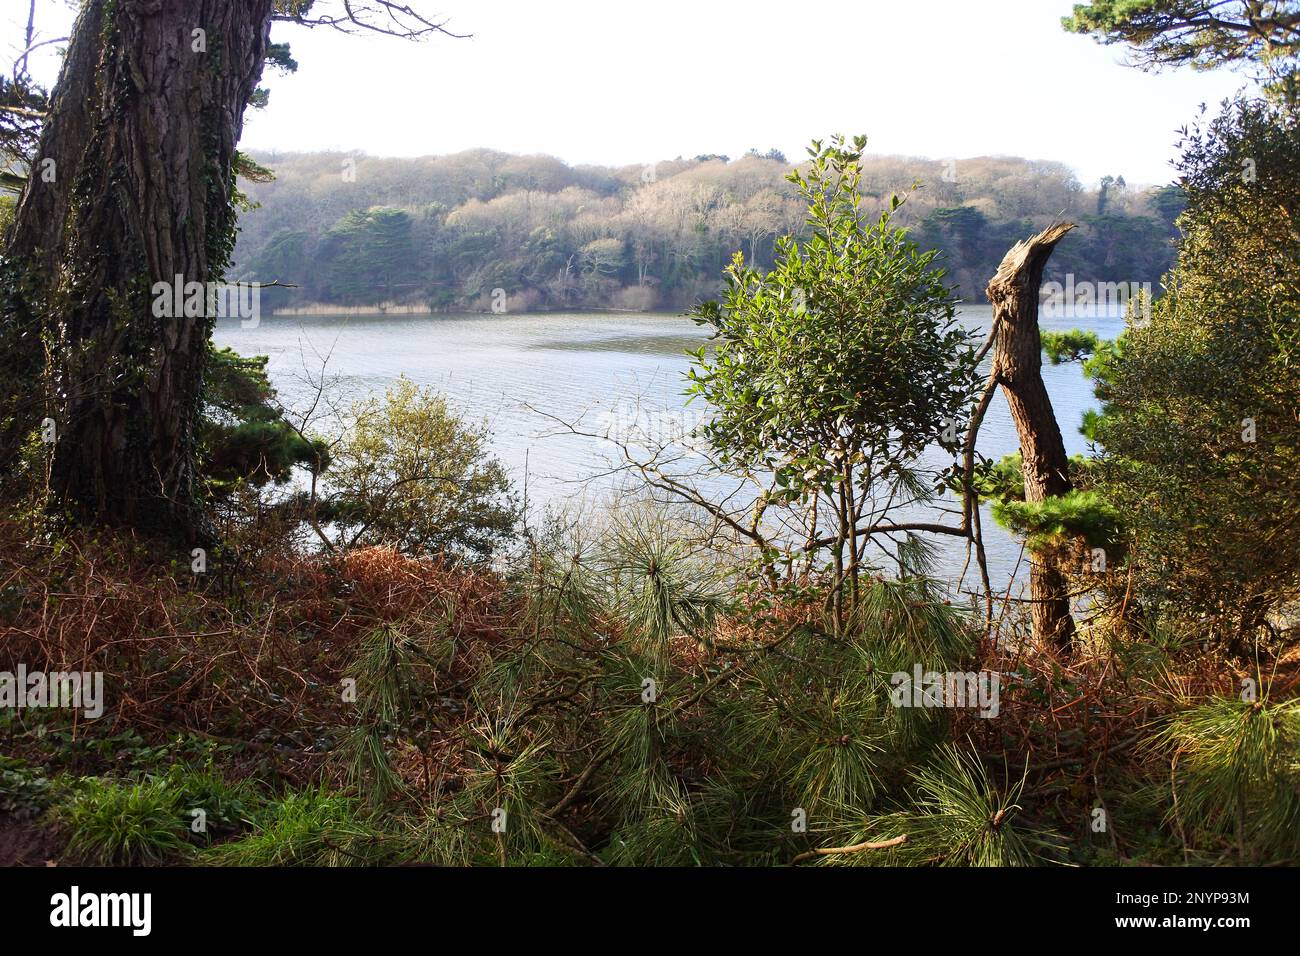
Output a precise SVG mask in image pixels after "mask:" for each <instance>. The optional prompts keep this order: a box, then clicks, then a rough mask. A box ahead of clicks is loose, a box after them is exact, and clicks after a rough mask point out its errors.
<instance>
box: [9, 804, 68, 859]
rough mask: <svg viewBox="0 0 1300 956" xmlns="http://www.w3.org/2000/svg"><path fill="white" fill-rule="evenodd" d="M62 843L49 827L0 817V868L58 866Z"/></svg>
mask: <svg viewBox="0 0 1300 956" xmlns="http://www.w3.org/2000/svg"><path fill="white" fill-rule="evenodd" d="M60 843H61V841H60V840H59V839H58V838H57V836H56V835H55V833H54V831H53V830H51V829H50V828H49V827H43V826H40V825H38V824H34V823H19V822H17V821H15V820H10V819H7V818H5V817H3V816H0V866H56V865H57V859H56V858H57V857H58V855H59V850H60V849H61V846H60Z"/></svg>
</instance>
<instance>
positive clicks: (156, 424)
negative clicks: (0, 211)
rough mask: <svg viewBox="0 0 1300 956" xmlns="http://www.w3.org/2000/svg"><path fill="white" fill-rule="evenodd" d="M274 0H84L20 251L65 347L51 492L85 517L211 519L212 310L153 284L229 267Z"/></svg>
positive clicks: (178, 532) (49, 327)
mask: <svg viewBox="0 0 1300 956" xmlns="http://www.w3.org/2000/svg"><path fill="white" fill-rule="evenodd" d="M271 14H272V0H117V2H115V3H114V2H110V0H88V2H87V3H86V4H85V6H84V8H83V10H82V13H81V15H80V17H79V19H78V21H77V25H76V27H75V30H74V34H73V37H72V40H71V44H70V46H69V53H68V57H67V59H66V60H65V63H64V66H63V70H62V72H61V74H60V77H59V81H58V84H57V85H56V87H55V91H54V96H53V102H52V108H51V113H50V117H49V121H48V123H47V125H46V127H45V129H44V131H43V133H42V139H41V148H40V156H39V158H38V160H37V167H36V169H34V170H33V173H34V174H33V176H32V177H31V179H30V180H29V182H28V185H27V188H26V190H25V191H24V194H23V197H22V199H21V202H20V205H19V207H18V211H17V217H16V221H15V224H14V229H13V232H12V233H11V236H10V243H9V246H8V250H7V251H8V252H9V253H10V255H11V256H13V259H14V261H15V262H16V263H18V265H19V267H20V268H23V269H25V270H26V271H27V279H28V281H29V286H30V287H31V288H30V290H29V296H28V298H29V301H30V302H31V303H33V304H34V306H35V308H34V311H35V312H37V313H39V314H41V316H42V321H43V325H44V328H43V333H44V337H45V339H46V341H47V342H48V343H49V345H50V353H51V355H53V356H56V357H57V362H55V363H51V365H52V367H51V368H49V369H47V377H48V379H49V381H50V383H51V388H52V394H53V399H52V401H53V407H52V408H51V409H50V410H49V411H48V412H47V414H49V415H50V417H53V418H54V419H55V423H56V428H57V441H56V444H55V450H54V463H53V469H52V478H51V489H52V492H53V495H54V498H55V506H56V507H58V508H60V509H61V510H63V511H65V512H68V513H70V514H72V515H74V516H76V517H78V518H80V519H82V520H90V521H96V522H103V523H108V524H125V525H129V526H132V527H135V528H138V529H141V530H143V531H146V532H148V533H153V534H160V535H164V536H167V537H173V538H181V539H185V540H189V541H194V540H196V538H199V537H203V536H204V535H203V531H204V528H205V524H204V521H203V517H202V512H201V509H200V507H199V503H198V488H197V487H196V481H195V475H194V457H195V440H196V439H195V428H196V422H197V419H198V416H199V413H200V409H201V401H202V381H203V373H204V365H205V360H206V356H207V346H208V339H209V335H210V332H211V323H212V316H210V315H192V316H179V317H174V318H164V317H159V316H156V315H155V310H154V308H153V303H154V295H153V293H152V286H153V285H154V283H156V282H166V283H168V284H169V287H170V286H171V285H173V284H174V283H175V282H176V277H178V276H179V277H181V282H183V283H191V282H198V283H207V282H215V281H220V280H221V278H222V274H223V270H224V268H225V266H226V264H227V260H228V257H229V252H230V248H231V245H232V243H233V237H234V215H235V213H234V209H233V206H232V203H231V195H232V190H233V187H234V171H233V170H234V162H235V147H236V143H237V142H238V140H239V135H240V132H241V129H242V126H243V117H244V110H245V108H246V107H247V105H248V102H249V99H250V98H251V96H252V94H253V92H254V90H255V89H256V86H257V82H258V79H259V78H260V76H261V72H262V65H263V61H264V59H265V57H266V53H267V43H268V31H269V27H270V22H271ZM195 31H201V33H196V32H195ZM44 159H53V160H54V162H55V166H54V168H55V170H56V175H57V179H56V182H55V183H49V182H43V181H42V178H41V176H40V175H39V173H40V163H41V161H42V160H44ZM202 311H204V312H206V311H208V310H207V309H204V310H202ZM53 366H56V367H53Z"/></svg>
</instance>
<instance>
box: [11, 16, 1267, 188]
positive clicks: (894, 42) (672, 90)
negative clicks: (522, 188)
mask: <svg viewBox="0 0 1300 956" xmlns="http://www.w3.org/2000/svg"><path fill="white" fill-rule="evenodd" d="M320 2H321V4H322V6H324V5H325V4H326V3H327V2H329V0H320ZM410 2H412V3H413V4H414V5H416V6H418V7H419V8H420V9H421V10H427V11H430V12H437V13H440V14H442V15H444V16H445V17H446V18H447V19H448V27H449V28H450V29H453V30H455V31H456V32H458V33H467V34H472V35H473V36H472V37H471V38H470V39H463V40H456V39H451V38H448V37H434V38H433V39H431V40H429V41H427V42H424V43H403V42H401V41H399V40H394V39H390V38H387V37H380V36H361V37H345V36H340V35H338V34H337V33H333V32H330V31H326V30H316V31H308V30H303V29H301V28H295V27H286V26H284V25H282V24H277V26H276V28H275V29H274V30H273V31H272V37H273V39H276V40H278V41H286V40H287V41H289V42H290V43H291V45H292V50H293V55H294V57H295V58H296V59H297V60H298V62H299V63H300V67H299V70H298V72H297V73H296V74H294V75H292V76H280V75H271V76H269V77H268V80H267V85H268V86H269V87H270V88H271V91H272V93H271V105H270V106H269V107H268V108H267V109H266V110H264V111H260V112H257V113H254V114H251V118H250V119H249V121H248V122H247V124H246V128H245V136H244V142H243V145H244V146H245V147H246V148H260V149H279V150H318V149H345V150H362V151H364V152H366V153H369V154H371V155H375V156H418V155H424V154H437V153H449V152H456V151H458V150H462V149H468V148H471V147H476V146H487V147H491V148H494V149H500V150H505V151H508V152H518V153H550V154H552V155H555V156H558V157H560V158H561V159H564V160H566V161H568V162H570V163H601V164H614V165H619V164H625V163H648V162H653V161H655V160H657V159H671V158H673V157H676V156H679V155H684V156H694V155H696V154H698V153H706V152H707V153H726V154H728V155H731V156H739V155H741V154H742V153H744V152H745V151H746V150H747V149H749V148H750V147H757V148H759V149H762V150H766V149H768V148H770V147H777V148H779V149H781V150H783V151H784V152H785V153H786V155H787V156H788V157H790V158H791V159H795V158H801V157H802V156H803V148H804V147H805V146H806V145H807V142H808V140H810V139H811V138H812V137H814V136H826V135H828V134H830V133H834V132H843V133H846V134H851V133H857V132H862V133H866V134H867V136H868V137H869V146H868V148H869V149H870V150H871V151H873V152H881V153H903V154H907V155H916V156H927V157H930V158H935V159H943V158H961V157H966V156H978V155H994V154H1000V155H1015V156H1024V157H1028V158H1032V159H1051V160H1060V161H1062V162H1065V163H1067V164H1069V165H1070V166H1072V167H1073V168H1074V169H1075V171H1076V172H1077V173H1078V175H1079V178H1080V179H1081V180H1082V181H1083V182H1084V183H1085V184H1088V183H1094V182H1095V181H1096V180H1097V179H1099V178H1100V177H1101V176H1102V175H1104V174H1106V173H1111V174H1115V175H1121V174H1122V175H1124V176H1125V177H1126V178H1127V179H1128V181H1129V182H1130V183H1133V184H1137V183H1163V182H1167V181H1169V179H1170V178H1171V172H1170V166H1169V163H1170V161H1171V160H1172V159H1174V158H1175V155H1176V153H1175V149H1174V143H1175V141H1176V139H1177V130H1178V128H1179V127H1180V126H1182V125H1184V124H1185V123H1187V122H1188V121H1189V120H1191V119H1192V118H1193V117H1194V116H1195V114H1196V112H1197V109H1198V107H1199V105H1200V104H1201V103H1209V104H1211V105H1213V104H1216V103H1217V102H1218V101H1219V100H1221V99H1223V98H1224V97H1225V96H1227V95H1229V94H1231V93H1232V92H1233V91H1234V90H1236V89H1237V88H1239V87H1240V86H1241V85H1243V83H1244V82H1245V81H1244V80H1243V79H1242V78H1241V77H1240V76H1238V75H1236V74H1233V73H1229V72H1218V73H1194V72H1191V71H1189V70H1178V71H1176V72H1169V73H1165V74H1163V75H1155V76H1153V75H1149V74H1145V73H1141V72H1139V71H1137V70H1135V69H1133V68H1131V67H1127V66H1125V65H1123V61H1124V57H1125V53H1124V51H1123V50H1122V49H1121V48H1119V47H1102V46H1100V45H1099V44H1097V43H1096V42H1095V41H1094V40H1092V39H1091V38H1089V37H1080V36H1074V35H1071V34H1067V33H1065V32H1064V31H1063V30H1061V28H1060V25H1059V21H1060V18H1061V16H1062V15H1063V14H1065V13H1067V12H1068V11H1069V9H1070V7H1071V0H907V2H902V3H900V2H898V0H835V2H833V0H796V2H790V0H779V2H777V0H657V2H654V3H650V2H642V0H552V2H541V0H410ZM26 7H27V4H26V2H24V0H0V10H3V15H2V16H0V27H3V31H4V33H3V36H4V43H5V47H6V48H8V49H9V50H12V48H13V47H14V46H15V45H17V43H18V40H19V38H20V28H21V27H20V24H19V23H18V21H19V20H21V19H24V18H25V14H26ZM41 10H42V12H41V14H40V15H39V16H40V19H39V20H38V26H39V27H40V28H41V29H42V33H43V34H44V35H46V36H51V35H57V33H55V31H63V30H66V29H67V20H68V19H69V16H70V15H69V14H68V13H67V4H66V0H42V3H41ZM49 49H50V51H51V52H50V55H48V56H43V57H40V58H39V61H38V62H37V63H35V64H34V69H33V72H35V73H36V74H37V75H38V76H39V77H41V78H42V79H47V80H50V81H52V79H53V77H54V76H55V75H56V73H57V69H58V60H57V55H55V54H54V53H53V52H52V51H53V49H54V48H49ZM10 58H12V57H10Z"/></svg>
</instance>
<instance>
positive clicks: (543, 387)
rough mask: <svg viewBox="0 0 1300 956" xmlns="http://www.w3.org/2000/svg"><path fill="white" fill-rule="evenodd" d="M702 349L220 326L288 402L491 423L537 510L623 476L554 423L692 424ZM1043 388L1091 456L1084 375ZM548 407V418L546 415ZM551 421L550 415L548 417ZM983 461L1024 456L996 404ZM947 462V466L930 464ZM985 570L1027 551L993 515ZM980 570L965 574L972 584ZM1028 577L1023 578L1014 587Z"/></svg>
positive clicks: (1074, 369) (445, 325) (518, 321)
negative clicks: (335, 402) (263, 365)
mask: <svg viewBox="0 0 1300 956" xmlns="http://www.w3.org/2000/svg"><path fill="white" fill-rule="evenodd" d="M1078 312H1079V314H1076V315H1075V316H1073V317H1069V318H1055V317H1053V318H1048V317H1044V319H1043V321H1042V326H1043V328H1044V329H1054V330H1064V329H1070V328H1087V329H1091V330H1093V331H1095V332H1097V334H1098V335H1100V336H1102V337H1103V338H1113V337H1115V336H1116V335H1118V334H1119V332H1120V331H1121V330H1122V329H1123V326H1124V319H1123V315H1122V313H1118V312H1117V313H1111V314H1107V313H1104V312H1099V311H1098V310H1096V309H1081V310H1078ZM961 317H962V321H963V323H965V324H966V325H967V326H968V327H970V328H971V329H974V330H979V331H981V332H986V331H987V329H988V327H989V323H990V321H991V317H992V312H991V309H990V307H989V306H987V305H984V306H969V307H965V308H963V309H962V314H961ZM706 338H707V332H706V330H704V329H702V328H701V327H699V326H697V325H696V324H695V323H694V322H692V321H691V320H690V319H687V318H683V317H682V316H679V315H673V314H655V313H636V314H630V313H618V314H609V313H562V312H549V313H529V314H517V315H483V314H473V315H420V316H409V315H404V316H395V315H363V316H301V315H295V316H271V317H263V318H262V320H261V322H260V324H259V325H258V326H257V327H256V328H251V329H244V328H241V327H240V324H239V322H238V321H237V320H234V319H231V320H219V321H218V322H217V327H216V331H215V334H214V340H215V342H216V344H217V345H219V346H230V347H231V348H233V349H235V350H236V351H237V352H240V353H241V354H244V355H266V356H268V357H269V359H270V361H269V364H268V372H269V374H270V377H271V381H272V383H273V384H274V385H275V387H276V388H277V389H278V391H279V394H280V399H281V401H282V402H284V404H285V405H287V406H289V407H293V406H295V405H297V404H301V403H302V402H303V401H305V400H307V399H308V398H309V397H310V396H311V395H312V394H314V387H313V386H312V385H311V384H310V382H311V381H312V380H313V379H319V377H320V372H321V368H322V366H324V367H325V368H326V369H327V375H328V376H330V377H336V378H337V380H338V382H339V386H340V387H341V388H342V389H345V390H346V391H348V392H349V393H354V394H363V393H368V392H379V393H382V392H383V390H384V389H385V388H387V387H388V386H389V385H391V384H392V383H393V382H394V381H396V380H397V379H398V377H399V376H403V375H405V376H406V377H407V378H410V379H411V380H412V381H414V382H416V383H417V384H420V385H432V386H434V387H436V388H438V389H439V390H441V391H443V392H444V393H446V394H447V396H448V397H449V398H450V399H451V400H452V401H453V402H454V403H455V404H456V405H457V406H459V407H460V408H461V409H462V410H463V411H464V412H466V413H467V414H468V415H469V416H470V417H471V418H474V419H479V420H483V421H485V422H486V423H487V425H488V427H489V428H490V429H491V431H492V435H493V448H494V451H495V453H496V454H497V456H498V457H499V458H500V459H501V460H502V462H503V463H504V464H505V465H506V467H507V468H508V469H509V470H510V472H511V474H512V477H513V478H514V480H515V482H516V485H517V486H518V487H519V488H520V489H521V490H522V489H523V487H524V484H525V476H526V479H527V481H526V483H527V492H528V502H529V510H530V512H532V513H537V512H538V511H539V510H540V509H541V508H543V507H544V506H547V505H563V504H565V503H577V502H584V503H586V504H587V505H588V506H590V505H592V504H596V505H597V506H599V504H600V502H601V501H602V500H603V499H605V498H607V497H608V495H609V494H610V492H611V491H613V490H614V488H615V486H616V485H617V484H618V479H617V478H616V477H614V476H610V475H608V474H607V472H608V466H609V462H610V454H611V451H612V448H611V446H610V445H609V444H608V443H607V442H601V441H598V440H595V439H587V438H579V437H575V436H572V435H557V434H556V432H557V428H556V426H555V423H554V422H553V421H551V420H549V419H548V418H547V417H546V414H549V415H553V416H556V417H557V418H559V419H563V420H565V421H570V422H574V421H581V423H582V425H583V426H584V430H589V431H592V432H596V433H605V432H606V431H607V430H609V429H610V427H611V426H613V427H614V428H615V429H619V430H620V433H622V434H627V433H628V430H629V429H637V430H640V431H641V432H644V433H647V434H651V435H655V436H658V435H662V434H667V433H671V432H672V431H674V430H676V429H678V428H680V427H683V426H689V425H690V424H692V423H693V422H694V421H695V420H697V417H698V415H699V413H700V410H699V409H697V408H696V407H695V406H696V405H697V404H698V403H692V404H691V405H687V404H686V401H685V396H684V394H683V392H684V387H685V383H684V379H683V375H684V373H685V371H686V369H687V367H688V366H689V363H690V359H689V358H688V357H687V356H686V355H685V354H684V351H685V350H686V349H688V348H696V347H698V346H699V345H700V344H701V343H703V342H704V340H705V339H706ZM1043 377H1044V379H1045V381H1046V384H1047V388H1048V391H1049V392H1050V394H1051V397H1052V403H1053V405H1054V407H1055V410H1056V415H1057V420H1058V421H1059V422H1060V424H1061V431H1062V434H1063V435H1064V438H1065V445H1066V450H1067V451H1068V452H1069V453H1070V454H1075V453H1079V452H1084V451H1086V450H1087V442H1086V441H1085V439H1084V438H1083V436H1081V435H1080V434H1079V431H1078V426H1079V423H1080V421H1081V419H1082V415H1083V412H1084V411H1085V410H1087V409H1091V408H1095V407H1096V401H1095V399H1094V397H1093V394H1092V387H1091V383H1089V382H1088V381H1087V380H1086V379H1085V378H1084V377H1083V374H1082V372H1081V370H1080V368H1079V366H1078V365H1077V364H1070V365H1061V366H1051V365H1044V368H1043ZM539 410H540V411H539ZM542 412H544V413H546V414H542ZM978 447H979V450H980V452H982V453H983V454H985V455H987V456H989V457H990V458H998V457H1000V456H1002V455H1005V454H1009V453H1011V452H1014V451H1016V450H1017V447H1018V443H1017V440H1016V433H1015V428H1014V426H1013V425H1012V422H1011V417H1010V413H1009V412H1008V410H1007V407H1006V403H1005V401H1004V400H1003V398H1002V396H1001V394H1000V393H999V394H998V396H997V397H996V398H995V399H994V402H993V405H992V407H991V408H990V409H989V412H988V415H987V416H986V418H985V421H984V424H983V426H982V428H981V431H980V436H979V445H978ZM933 460H934V461H935V462H936V463H939V462H940V460H941V459H940V457H935V458H934V459H933ZM983 526H984V529H985V538H986V548H987V551H988V555H989V566H990V572H991V574H992V575H993V578H994V584H995V586H999V587H1000V586H1004V585H1005V583H1006V582H1007V581H1008V580H1009V579H1010V576H1011V575H1012V573H1013V571H1015V569H1016V568H1017V566H1018V563H1019V558H1020V544H1019V542H1018V541H1015V540H1013V539H1012V538H1011V537H1010V536H1008V535H1007V534H1006V533H1004V532H1003V531H1002V530H1001V529H1000V528H998V527H997V526H996V524H995V523H994V521H993V519H992V516H991V515H990V514H989V513H988V508H987V507H985V509H984V521H983ZM933 537H935V538H937V539H938V540H935V544H936V546H937V547H938V549H939V552H940V559H939V567H940V571H941V573H942V574H943V575H944V576H945V577H948V578H949V579H956V577H957V576H958V575H959V574H960V572H961V568H962V564H963V562H964V559H965V551H964V547H962V545H961V542H960V540H959V539H948V538H947V537H946V536H933ZM973 574H974V571H973V569H972V571H971V572H969V573H968V576H967V583H968V585H969V583H970V581H971V580H972V577H971V576H972V575H973ZM1024 577H1025V570H1024V568H1023V567H1021V568H1020V573H1019V574H1018V575H1017V581H1022V580H1023V579H1024Z"/></svg>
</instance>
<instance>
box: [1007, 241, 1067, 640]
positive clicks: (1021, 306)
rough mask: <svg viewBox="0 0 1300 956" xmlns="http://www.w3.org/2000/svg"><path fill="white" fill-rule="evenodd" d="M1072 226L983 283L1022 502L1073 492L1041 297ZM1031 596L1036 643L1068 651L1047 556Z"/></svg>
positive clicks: (1018, 248)
mask: <svg viewBox="0 0 1300 956" xmlns="http://www.w3.org/2000/svg"><path fill="white" fill-rule="evenodd" d="M1073 228H1074V225H1073V224H1072V223H1061V224H1058V225H1055V226H1051V227H1049V228H1047V229H1045V230H1043V231H1042V232H1040V233H1039V234H1038V235H1036V236H1033V237H1032V238H1030V239H1028V240H1027V241H1025V242H1018V243H1016V245H1015V246H1014V247H1013V248H1012V249H1011V251H1010V252H1008V253H1007V254H1006V257H1005V258H1004V259H1003V260H1002V264H1001V265H1000V266H999V267H998V271H997V275H995V276H994V277H993V279H992V281H990V282H989V285H988V290H987V291H988V297H989V301H990V302H992V303H993V312H994V322H995V323H997V325H998V328H999V332H998V335H997V339H996V341H995V343H994V346H993V375H994V376H995V377H996V379H997V381H998V383H999V384H1000V385H1001V386H1002V391H1003V394H1004V395H1005V396H1006V399H1007V405H1008V406H1010V408H1011V418H1012V421H1014V422H1015V425H1016V432H1017V433H1018V435H1019V437H1020V454H1021V458H1022V459H1023V462H1024V466H1023V470H1024V479H1025V500H1026V501H1030V502H1035V501H1042V500H1043V499H1045V498H1048V497H1053V496H1057V495H1064V494H1066V493H1068V492H1069V491H1070V489H1071V484H1070V476H1069V458H1068V457H1067V456H1066V454H1065V442H1064V441H1063V440H1062V439H1061V429H1060V427H1059V426H1058V425H1057V424H1056V415H1055V414H1054V413H1053V412H1052V401H1051V399H1050V398H1049V397H1048V394H1047V386H1046V385H1044V384H1043V375H1042V367H1043V355H1042V340H1041V337H1040V335H1039V331H1038V299H1039V290H1040V288H1041V287H1042V282H1043V268H1044V266H1046V265H1047V260H1048V258H1049V257H1050V256H1051V255H1052V250H1053V249H1054V248H1056V244H1057V243H1058V242H1059V241H1060V240H1061V238H1062V237H1063V236H1064V235H1065V234H1066V233H1067V232H1069V231H1070V230H1071V229H1073ZM1029 596H1030V600H1031V602H1032V603H1031V605H1030V607H1031V619H1032V622H1033V629H1034V639H1035V640H1036V641H1037V642H1038V643H1039V644H1040V645H1044V644H1047V643H1051V644H1053V645H1055V646H1056V647H1058V648H1060V649H1061V650H1065V651H1069V650H1070V647H1071V643H1072V641H1073V638H1074V618H1073V617H1071V615H1070V597H1069V586H1068V582H1067V580H1066V577H1065V575H1064V574H1063V573H1062V571H1061V569H1060V566H1059V564H1058V562H1057V561H1056V560H1055V559H1054V558H1053V557H1051V556H1049V555H1033V556H1031V560H1030V572H1029Z"/></svg>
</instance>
